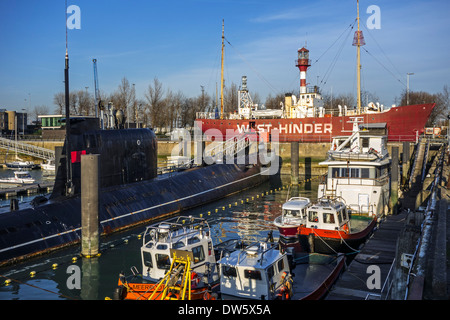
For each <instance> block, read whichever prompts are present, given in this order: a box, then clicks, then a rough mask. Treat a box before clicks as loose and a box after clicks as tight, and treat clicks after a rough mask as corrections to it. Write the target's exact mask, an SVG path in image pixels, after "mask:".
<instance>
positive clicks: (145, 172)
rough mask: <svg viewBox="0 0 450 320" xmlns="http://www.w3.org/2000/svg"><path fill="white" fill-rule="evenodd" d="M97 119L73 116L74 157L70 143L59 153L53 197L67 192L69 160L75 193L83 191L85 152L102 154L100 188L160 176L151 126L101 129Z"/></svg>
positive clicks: (71, 129)
mask: <svg viewBox="0 0 450 320" xmlns="http://www.w3.org/2000/svg"><path fill="white" fill-rule="evenodd" d="M98 128H99V125H98V119H97V118H72V119H70V139H66V143H67V141H70V142H69V143H70V156H69V157H66V150H67V148H66V144H64V147H63V148H62V152H61V155H58V153H57V156H56V166H57V168H56V170H57V171H56V177H55V185H54V187H53V192H52V194H51V196H50V198H56V197H61V196H65V195H66V188H65V186H66V180H67V174H66V160H67V159H69V161H71V166H72V170H71V171H72V184H73V190H72V195H77V194H80V188H81V155H83V154H99V155H100V169H99V171H100V172H99V175H100V182H99V183H100V188H105V187H111V186H117V185H122V184H128V183H134V182H139V181H144V180H150V179H153V178H155V177H156V176H157V141H156V135H155V133H154V132H153V131H152V130H151V129H120V130H119V129H117V130H100V129H98Z"/></svg>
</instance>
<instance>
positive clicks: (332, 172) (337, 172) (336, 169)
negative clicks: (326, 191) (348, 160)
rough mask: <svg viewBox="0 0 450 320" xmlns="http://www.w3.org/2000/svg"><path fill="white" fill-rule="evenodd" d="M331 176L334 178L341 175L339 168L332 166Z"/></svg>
mask: <svg viewBox="0 0 450 320" xmlns="http://www.w3.org/2000/svg"><path fill="white" fill-rule="evenodd" d="M331 176H332V177H333V178H337V177H339V168H331Z"/></svg>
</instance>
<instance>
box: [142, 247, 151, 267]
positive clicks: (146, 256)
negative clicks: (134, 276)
mask: <svg viewBox="0 0 450 320" xmlns="http://www.w3.org/2000/svg"><path fill="white" fill-rule="evenodd" d="M143 259H144V266H146V267H149V268H153V263H152V255H151V254H150V252H147V251H144V254H143Z"/></svg>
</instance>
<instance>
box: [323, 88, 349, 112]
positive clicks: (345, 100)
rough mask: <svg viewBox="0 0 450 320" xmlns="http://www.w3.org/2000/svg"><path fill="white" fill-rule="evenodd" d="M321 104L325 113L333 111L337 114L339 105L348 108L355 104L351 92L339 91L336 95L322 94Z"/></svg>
mask: <svg viewBox="0 0 450 320" xmlns="http://www.w3.org/2000/svg"><path fill="white" fill-rule="evenodd" d="M322 98H323V105H324V107H325V110H326V112H327V113H330V112H333V114H335V115H337V114H338V111H339V107H338V106H339V105H341V106H342V107H344V106H347V108H348V109H349V110H350V109H352V108H353V107H354V106H355V104H356V103H355V97H354V96H353V94H351V93H346V94H345V93H341V94H339V95H337V96H331V95H329V94H323V95H322Z"/></svg>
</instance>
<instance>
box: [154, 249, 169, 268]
mask: <svg viewBox="0 0 450 320" xmlns="http://www.w3.org/2000/svg"><path fill="white" fill-rule="evenodd" d="M155 258H156V266H157V267H158V269H166V270H168V269H170V259H169V256H168V255H167V254H160V253H157V254H156V255H155Z"/></svg>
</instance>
